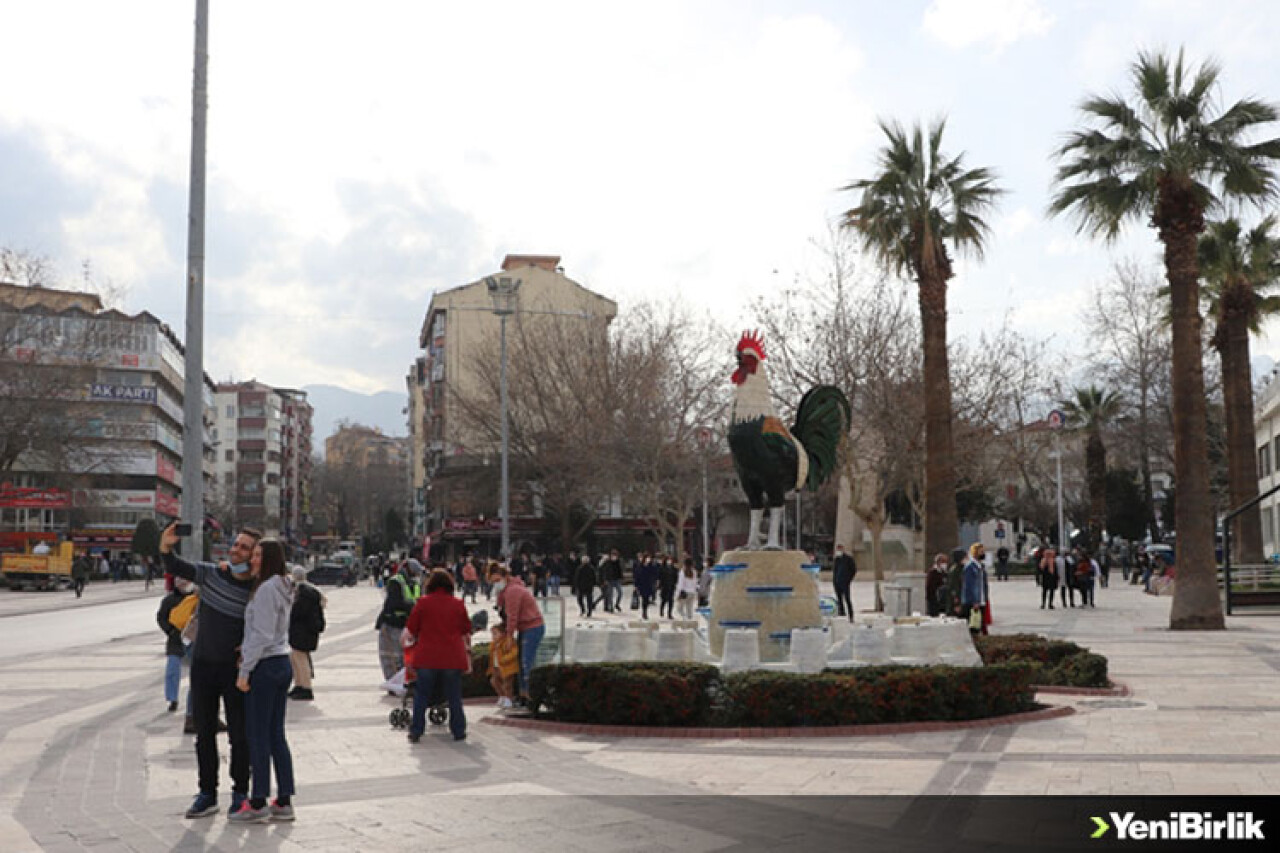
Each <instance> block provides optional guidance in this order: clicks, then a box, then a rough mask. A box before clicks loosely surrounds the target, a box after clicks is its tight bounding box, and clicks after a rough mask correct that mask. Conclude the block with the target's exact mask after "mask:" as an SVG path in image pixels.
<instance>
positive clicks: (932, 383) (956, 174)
mask: <svg viewBox="0 0 1280 853" xmlns="http://www.w3.org/2000/svg"><path fill="white" fill-rule="evenodd" d="M945 126H946V121H945V120H939V121H937V122H935V123H934V124H933V125H932V126H931V127H930V128H929V131H928V134H927V136H926V134H925V133H924V132H923V131H922V129H921V127H920V125H918V124H917V125H916V126H915V127H914V128H913V129H912V131H911V133H910V134H908V133H907V132H906V131H905V130H904V129H903V128H902V126H901V125H899V124H897V123H896V122H893V123H889V122H885V121H881V122H880V129H881V130H883V131H884V134H885V136H886V137H887V138H888V144H887V145H885V147H884V148H882V149H881V150H880V153H879V159H878V169H879V170H878V172H877V173H876V174H875V176H874V177H871V178H864V179H861V180H855V181H853V182H852V183H850V184H849V185H848V186H846V187H844V189H845V190H851V191H855V192H859V193H861V196H860V198H859V200H858V206H857V207H854V208H852V209H851V210H849V211H847V212H846V213H845V214H844V217H843V225H844V227H846V228H849V229H852V231H853V232H854V233H855V234H856V235H857V236H858V238H859V240H860V241H861V243H862V246H863V248H864V249H866V250H867V251H869V252H871V253H872V254H873V255H874V256H875V257H876V259H877V261H878V262H879V263H880V265H881V266H882V267H883V268H884V269H885V270H887V271H889V272H892V273H897V274H900V275H909V276H910V277H911V278H914V279H915V282H916V287H917V296H918V298H919V303H920V326H921V334H922V337H923V343H924V417H925V523H924V540H925V547H924V552H925V554H926V555H933V554H937V553H939V552H949V551H951V549H952V548H954V547H955V546H956V544H957V543H956V539H957V537H958V536H959V519H958V517H957V512H956V473H955V459H954V452H955V451H954V447H953V444H952V437H951V371H950V367H949V365H948V362H947V282H948V281H949V280H950V279H951V277H952V275H954V272H953V270H952V266H951V255H950V254H949V253H948V245H950V247H951V248H952V249H954V250H955V251H958V252H969V253H970V254H972V255H974V256H975V257H981V256H982V252H983V249H984V248H985V244H986V241H987V238H988V237H989V235H990V231H991V229H990V227H989V226H988V225H987V222H986V220H985V219H984V218H983V216H984V215H985V214H987V212H988V211H989V210H990V209H991V208H992V206H993V205H994V203H995V200H996V198H997V197H998V196H999V195H1000V194H1001V193H1002V192H1003V190H1001V189H1000V188H999V187H997V186H996V183H995V180H996V179H995V174H994V173H993V172H992V171H991V170H990V169H986V168H982V167H979V168H974V169H968V168H966V167H965V165H964V163H963V157H964V155H963V154H961V155H958V156H956V157H948V156H947V155H945V154H943V153H942V151H941V147H942V132H943V129H944V128H945Z"/></svg>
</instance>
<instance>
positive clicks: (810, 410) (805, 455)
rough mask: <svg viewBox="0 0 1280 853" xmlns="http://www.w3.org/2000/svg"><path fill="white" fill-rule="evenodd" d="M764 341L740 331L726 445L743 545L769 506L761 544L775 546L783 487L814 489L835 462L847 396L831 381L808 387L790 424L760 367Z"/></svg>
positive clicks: (756, 534) (751, 545)
mask: <svg viewBox="0 0 1280 853" xmlns="http://www.w3.org/2000/svg"><path fill="white" fill-rule="evenodd" d="M764 359H765V355H764V341H763V339H761V337H760V336H759V334H758V333H756V332H745V333H743V335H742V339H741V340H740V341H738V369H737V370H735V371H734V373H733V384H734V386H736V387H735V389H734V394H733V408H732V409H731V410H730V413H729V436H728V438H729V450H730V452H731V453H732V454H733V464H734V467H735V468H736V469H737V472H738V480H739V482H741V483H742V490H743V491H745V492H746V493H747V502H748V504H749V505H750V507H751V535H750V536H749V537H748V539H747V545H746V547H747V549H748V550H750V549H758V548H760V527H761V521H762V520H763V518H764V510H765V507H768V508H769V539H768V542H766V543H765V545H764V548H765V549H766V550H780V549H781V548H782V545H781V543H780V542H779V533H780V532H781V526H782V512H781V509H782V505H783V502H784V501H785V499H786V496H787V492H790V491H792V490H794V489H800V488H801V487H808V488H809V489H810V490H814V489H816V488H818V487H819V486H820V485H822V484H823V483H824V482H826V480H827V478H828V477H829V476H831V472H832V471H833V470H834V469H835V467H836V452H837V450H838V448H839V446H840V439H841V437H842V436H843V435H844V434H845V432H847V431H848V429H849V421H850V409H849V400H848V398H846V397H845V395H844V393H843V392H842V391H841V390H840V389H839V388H836V387H834V386H831V385H818V386H815V387H814V388H811V389H810V390H809V392H808V393H807V394H805V395H804V397H803V398H801V400H800V406H799V408H797V409H796V422H795V424H794V425H793V426H792V427H791V429H790V430H788V429H787V427H786V425H785V424H783V422H782V420H781V419H780V418H779V417H778V412H777V409H775V408H774V406H773V396H772V394H771V392H770V389H769V375H768V374H767V373H766V372H765V370H764Z"/></svg>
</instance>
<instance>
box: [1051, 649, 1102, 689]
mask: <svg viewBox="0 0 1280 853" xmlns="http://www.w3.org/2000/svg"><path fill="white" fill-rule="evenodd" d="M1047 676H1048V678H1049V680H1048V681H1046V682H1045V683H1046V684H1053V685H1059V686H1063V687H1105V686H1107V685H1109V684H1110V683H1111V682H1110V680H1109V679H1108V678H1107V659H1106V658H1104V657H1103V656H1102V655H1095V654H1093V653H1092V652H1081V653H1080V654H1078V655H1072V656H1071V657H1069V658H1066V659H1065V660H1063V661H1062V662H1061V663H1059V664H1058V665H1057V666H1055V667H1054V668H1053V669H1051V670H1049V671H1048V673H1047Z"/></svg>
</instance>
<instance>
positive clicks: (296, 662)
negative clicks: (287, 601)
mask: <svg viewBox="0 0 1280 853" xmlns="http://www.w3.org/2000/svg"><path fill="white" fill-rule="evenodd" d="M293 584H294V586H293V590H294V591H293V609H291V610H290V611H289V662H290V663H292V664H293V683H294V688H293V689H292V690H290V691H289V698H290V699H302V700H310V699H314V698H316V697H315V694H313V693H312V692H311V679H312V678H313V677H314V676H315V667H314V665H313V664H312V662H311V653H312V652H314V651H315V650H316V648H317V647H318V646H319V645H320V635H321V634H322V633H324V628H325V624H324V594H323V593H321V592H320V590H318V589H316V588H315V587H314V586H313V585H312V584H309V583H307V570H306V569H304V568H302V567H301V566H296V567H295V568H294V570H293Z"/></svg>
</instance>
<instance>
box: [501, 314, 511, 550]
mask: <svg viewBox="0 0 1280 853" xmlns="http://www.w3.org/2000/svg"><path fill="white" fill-rule="evenodd" d="M499 322H500V324H501V326H502V556H503V557H504V558H510V557H511V492H510V488H511V482H510V480H509V479H508V477H509V476H510V474H509V470H508V468H507V460H508V451H509V447H508V441H509V439H508V429H507V315H506V314H503V315H501V317H499Z"/></svg>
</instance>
